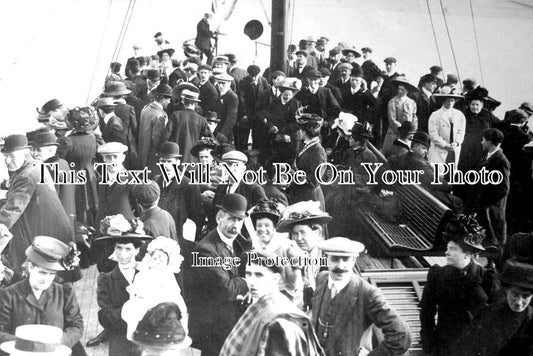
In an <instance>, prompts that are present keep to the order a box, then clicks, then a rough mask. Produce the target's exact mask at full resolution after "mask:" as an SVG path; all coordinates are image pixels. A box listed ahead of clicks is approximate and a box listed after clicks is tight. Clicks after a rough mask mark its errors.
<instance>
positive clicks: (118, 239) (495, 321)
mask: <svg viewBox="0 0 533 356" xmlns="http://www.w3.org/2000/svg"><path fill="white" fill-rule="evenodd" d="M211 17H212V14H206V15H205V17H204V18H203V19H202V20H201V21H200V22H199V24H198V35H197V38H196V42H195V45H192V44H190V43H186V44H184V45H183V56H184V58H185V60H183V61H180V60H177V59H175V58H174V55H175V53H176V48H174V47H173V45H172V44H171V43H169V42H168V41H166V40H165V39H164V37H163V35H162V33H160V32H158V33H157V34H156V35H155V36H154V38H155V42H156V45H157V55H151V56H148V57H145V56H138V55H137V52H138V50H139V48H134V52H135V56H134V57H132V58H130V59H128V61H127V63H126V65H125V66H124V72H123V73H122V72H121V69H122V65H121V63H116V62H114V63H111V66H110V71H109V74H108V75H107V77H106V80H105V87H104V88H103V91H102V93H101V95H100V96H99V97H98V98H97V99H96V100H95V101H94V102H93V104H92V106H90V107H76V108H71V109H68V108H66V107H65V105H63V103H62V102H61V101H60V100H58V99H52V100H50V101H48V102H46V103H45V104H44V105H43V106H42V107H41V108H39V109H38V118H37V120H38V122H39V124H40V125H41V127H40V128H38V129H37V130H35V131H32V132H28V133H27V134H26V135H10V136H8V137H6V138H5V140H4V143H3V146H2V150H1V151H2V153H3V155H4V158H5V162H6V165H7V168H8V170H9V174H10V179H9V181H7V182H4V184H2V188H3V189H5V190H7V195H6V198H5V200H4V202H3V205H2V206H1V207H0V235H1V239H0V246H2V247H3V248H4V250H3V252H2V262H3V264H4V265H3V266H2V270H3V274H2V275H1V276H2V286H1V289H0V342H2V344H1V345H0V349H1V350H2V352H6V353H11V354H17V353H16V352H19V353H20V352H55V353H54V355H55V354H57V355H68V354H69V353H72V355H76V356H77V355H85V354H86V350H85V346H86V347H93V346H96V345H98V344H101V343H103V342H108V343H109V355H113V356H115V355H141V354H143V355H167V354H168V355H177V354H179V350H183V349H185V348H187V347H189V346H191V345H192V347H194V348H197V349H199V350H201V352H202V355H203V356H212V355H222V356H229V355H327V356H331V355H354V356H355V355H364V354H368V353H370V354H387V355H389V354H391V355H401V354H404V353H405V352H407V351H408V349H409V348H410V346H411V344H412V340H413V335H412V333H411V331H410V329H409V327H408V325H407V323H406V322H405V320H403V318H402V317H401V316H400V315H399V314H398V313H397V312H396V311H395V310H394V308H393V307H391V306H390V305H389V304H388V303H387V301H386V299H385V297H384V295H383V293H382V292H381V290H380V289H379V288H377V287H376V286H375V285H373V284H371V283H369V282H367V281H366V280H365V279H364V278H363V277H361V273H360V269H359V266H358V265H357V262H356V260H357V256H359V255H360V254H361V253H364V251H365V249H366V247H365V245H366V246H371V245H373V241H371V240H370V238H369V237H368V236H369V235H364V234H358V232H359V231H361V226H359V225H360V220H358V218H357V208H358V204H364V202H365V201H367V200H365V199H368V197H370V196H372V197H374V199H382V198H383V197H384V196H386V195H387V194H391V193H390V192H387V187H386V185H385V184H384V183H383V182H382V181H380V182H378V183H379V184H377V186H371V185H369V184H368V180H369V174H368V171H367V170H366V169H365V168H364V166H363V164H364V163H384V165H383V166H382V169H392V170H398V171H400V170H402V171H405V170H421V171H422V172H424V173H423V174H422V180H421V182H420V184H421V186H422V187H423V188H424V189H426V190H427V191H428V192H429V193H430V194H432V195H433V196H434V197H435V198H437V199H438V200H440V201H441V202H442V203H444V204H445V205H446V206H448V207H449V208H450V209H451V210H452V211H453V213H454V216H453V218H452V219H451V220H450V221H449V222H447V224H446V226H445V229H444V232H443V234H442V235H443V238H444V239H445V243H447V245H446V247H445V249H446V250H445V254H446V263H447V265H446V266H443V267H439V266H433V267H432V268H430V269H429V273H428V277H427V283H426V284H425V287H424V291H423V294H422V300H421V314H420V321H421V335H420V339H421V342H422V344H423V348H424V351H425V352H427V353H428V354H432V355H443V354H453V355H455V354H461V355H511V354H512V355H531V354H533V321H532V317H533V309H532V308H531V307H530V306H529V304H530V301H531V298H532V296H533V258H532V256H533V233H531V231H533V215H532V214H531V213H530V210H529V209H528V208H527V206H526V205H525V204H527V202H529V201H531V199H533V184H532V183H533V175H532V169H533V166H532V157H533V154H532V152H533V144H532V140H533V134H532V133H531V132H530V131H529V128H528V120H529V119H530V116H531V115H532V114H533V105H531V104H529V103H527V102H524V103H523V104H522V105H521V106H520V108H517V109H514V110H511V111H508V112H507V113H506V114H505V117H504V118H503V119H502V120H500V119H499V118H497V117H496V116H495V115H494V114H493V111H494V109H495V108H496V107H497V106H498V105H499V104H500V103H499V102H498V101H497V100H495V99H493V98H491V97H490V96H489V93H488V91H487V89H485V88H483V87H480V86H477V85H476V83H475V80H473V79H467V80H465V81H463V82H462V85H461V83H459V82H458V80H457V76H456V75H453V74H449V75H448V76H447V78H446V80H444V78H441V75H442V68H440V67H438V66H432V67H431V68H430V73H428V74H426V75H424V76H422V77H421V78H420V80H419V82H418V85H415V84H413V82H411V81H410V80H409V79H408V78H407V77H406V76H405V75H404V74H402V73H400V72H399V71H398V69H397V62H398V60H397V59H396V58H393V57H388V58H385V59H384V61H383V63H384V70H382V69H381V68H380V66H379V65H378V63H376V62H374V61H373V59H372V49H371V48H370V47H364V48H361V49H359V48H357V47H355V46H353V45H348V44H346V43H339V44H338V45H336V46H333V45H331V44H330V43H329V40H328V38H326V37H321V38H319V39H317V40H315V39H314V38H312V37H309V38H306V39H302V40H301V41H300V43H299V44H298V46H296V45H290V46H289V48H288V50H287V59H286V68H285V70H284V71H281V70H278V68H266V69H265V70H264V71H263V70H262V69H261V68H259V67H258V66H257V65H255V64H252V65H249V66H248V67H247V68H246V70H244V69H241V68H239V67H238V65H237V62H238V60H237V56H236V55H235V54H226V55H223V56H222V55H215V54H213V51H212V46H211V39H212V37H213V36H215V33H214V32H212V31H211V30H210V26H209V22H210V19H211ZM197 163H201V164H197ZM278 163H284V164H286V165H287V166H288V167H290V169H291V171H292V172H295V171H297V170H299V171H303V172H305V181H304V182H303V184H301V183H302V182H299V183H295V182H294V181H293V182H290V181H282V182H280V181H277V180H276V179H275V174H276V166H277V165H276V164H278ZM324 163H331V164H332V165H334V166H336V167H342V168H343V169H346V170H349V171H351V172H352V173H353V175H354V177H355V180H354V182H353V184H350V185H344V186H342V185H338V184H332V185H328V186H323V185H321V184H320V181H321V179H322V178H324V177H327V176H328V175H329V174H331V172H327V170H320V169H317V168H318V167H320V166H321V165H322V164H324ZM438 163H442V164H444V163H447V164H450V167H452V168H451V169H450V171H448V172H443V174H442V177H440V179H442V182H443V183H442V184H438V185H436V184H433V182H432V178H433V177H434V174H435V169H436V168H435V164H438ZM482 169H486V170H488V171H494V172H498V174H499V176H501V178H502V179H501V180H499V181H498V182H495V183H491V184H481V183H477V184H452V183H449V182H452V181H453V180H454V177H455V176H454V174H459V173H461V174H463V175H465V176H466V175H468V174H469V173H468V172H470V171H480V170H482ZM247 170H253V171H256V172H259V171H263V172H264V175H265V177H264V178H265V180H264V182H265V184H259V183H257V182H256V183H253V184H248V183H247V182H244V181H243V175H244V173H245V172H246V171H247ZM454 172H459V173H454ZM437 173H439V171H437ZM441 173H442V172H441ZM201 176H206V177H208V178H209V179H208V180H207V181H204V182H203V183H202V184H195V183H193V182H194V181H195V180H196V179H197V178H198V177H201ZM233 177H236V179H233ZM230 178H231V179H230ZM328 223H329V225H328ZM399 223H402V222H401V221H399ZM335 236H344V237H335ZM508 237H509V238H508ZM484 251H485V252H491V254H490V258H489V259H488V263H487V264H486V266H482V265H481V264H480V263H479V260H478V259H477V256H478V255H479V254H480V253H483V252H484ZM280 259H281V260H280ZM280 261H285V262H287V261H289V262H290V263H280ZM238 262H242V263H238ZM91 264H96V265H97V268H98V271H99V272H101V273H100V275H99V277H98V281H97V286H96V287H97V298H98V306H99V308H100V310H99V312H98V320H99V322H100V324H101V325H102V327H103V329H104V331H103V332H102V333H101V334H99V335H94V336H95V337H94V338H92V339H91V340H89V341H88V343H87V345H85V346H84V345H82V344H81V343H80V338H81V336H82V331H83V318H84V317H85V318H87V317H88V316H82V315H81V312H80V307H79V305H78V302H77V299H76V295H75V293H74V290H73V286H72V283H73V282H76V281H77V280H79V279H80V278H81V270H82V269H84V268H87V267H89V266H90V265H91ZM24 354H26V353H24ZM28 354H29V353H28Z"/></svg>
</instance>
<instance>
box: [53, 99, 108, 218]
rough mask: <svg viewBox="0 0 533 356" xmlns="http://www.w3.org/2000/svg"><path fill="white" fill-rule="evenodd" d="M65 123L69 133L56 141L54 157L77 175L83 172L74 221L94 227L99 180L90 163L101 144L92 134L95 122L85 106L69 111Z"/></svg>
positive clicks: (91, 113) (78, 188)
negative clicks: (69, 164) (83, 180)
mask: <svg viewBox="0 0 533 356" xmlns="http://www.w3.org/2000/svg"><path fill="white" fill-rule="evenodd" d="M66 121H67V125H68V127H69V128H72V133H71V134H70V135H69V136H66V137H64V138H62V139H60V140H59V143H60V146H59V147H58V149H57V155H58V156H59V157H61V158H63V159H65V160H66V161H67V162H69V163H73V164H74V167H73V170H75V171H76V172H85V173H84V174H85V177H86V182H85V184H76V187H75V204H76V220H77V221H78V222H80V223H82V224H84V225H88V226H95V221H94V219H95V216H96V211H97V210H98V191H97V186H98V183H97V182H98V178H97V177H96V172H95V171H94V165H93V163H94V160H95V159H96V152H97V149H98V146H100V144H102V143H103V142H102V141H101V138H100V137H97V136H96V134H95V133H94V132H93V130H94V129H95V127H96V126H97V124H98V119H97V118H96V114H95V113H94V111H93V110H92V109H91V108H90V107H84V108H75V109H72V110H70V111H69V112H68V114H67V117H66Z"/></svg>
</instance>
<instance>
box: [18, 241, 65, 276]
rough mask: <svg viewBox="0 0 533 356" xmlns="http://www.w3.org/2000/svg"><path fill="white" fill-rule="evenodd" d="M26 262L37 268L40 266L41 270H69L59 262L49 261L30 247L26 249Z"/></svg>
mask: <svg viewBox="0 0 533 356" xmlns="http://www.w3.org/2000/svg"><path fill="white" fill-rule="evenodd" d="M25 253H26V260H28V261H30V262H31V263H33V264H34V265H36V266H39V267H41V268H46V269H49V270H51V271H56V272H60V271H66V270H67V269H66V268H65V267H64V266H63V265H62V264H61V263H60V261H57V260H48V259H46V258H44V257H43V256H41V255H40V254H38V253H37V252H35V250H34V249H33V247H32V246H29V247H27V248H26V252H25Z"/></svg>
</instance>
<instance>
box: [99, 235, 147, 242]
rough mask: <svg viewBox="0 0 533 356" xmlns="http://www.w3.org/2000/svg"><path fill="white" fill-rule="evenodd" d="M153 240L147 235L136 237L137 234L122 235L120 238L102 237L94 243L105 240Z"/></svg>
mask: <svg viewBox="0 0 533 356" xmlns="http://www.w3.org/2000/svg"><path fill="white" fill-rule="evenodd" d="M153 239H154V238H153V237H152V236H148V235H138V234H124V235H120V236H111V235H108V236H102V237H99V238H97V239H96V240H95V241H105V240H140V241H147V240H153Z"/></svg>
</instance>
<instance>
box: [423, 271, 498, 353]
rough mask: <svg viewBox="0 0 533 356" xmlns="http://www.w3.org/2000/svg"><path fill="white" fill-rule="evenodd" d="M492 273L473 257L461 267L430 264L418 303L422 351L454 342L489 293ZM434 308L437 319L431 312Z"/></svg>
mask: <svg viewBox="0 0 533 356" xmlns="http://www.w3.org/2000/svg"><path fill="white" fill-rule="evenodd" d="M491 277H493V275H492V274H490V273H488V272H487V271H486V270H485V269H484V268H483V267H482V266H480V265H478V264H477V263H475V262H474V261H472V262H470V264H469V265H468V266H467V267H466V268H465V269H463V270H459V269H458V268H455V267H452V266H444V267H440V266H437V265H435V266H433V267H431V268H430V269H429V272H428V277H427V283H426V285H425V287H424V293H423V294H422V301H421V303H420V306H421V310H420V322H421V331H420V337H421V339H422V343H423V346H424V351H426V352H429V353H434V354H437V355H438V354H440V353H442V352H444V351H445V350H446V349H448V348H449V347H451V346H452V345H453V343H454V342H457V340H458V339H459V337H460V336H461V335H463V333H464V332H465V331H466V329H467V327H468V325H469V324H470V322H471V321H472V316H473V315H474V313H475V312H476V311H477V310H478V308H480V307H481V306H483V305H484V304H485V303H487V302H488V301H489V298H490V297H491V296H492V293H493V284H492V283H493V280H492V278H491ZM437 311H438V320H437V322H436V323H435V315H436V313H437Z"/></svg>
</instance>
